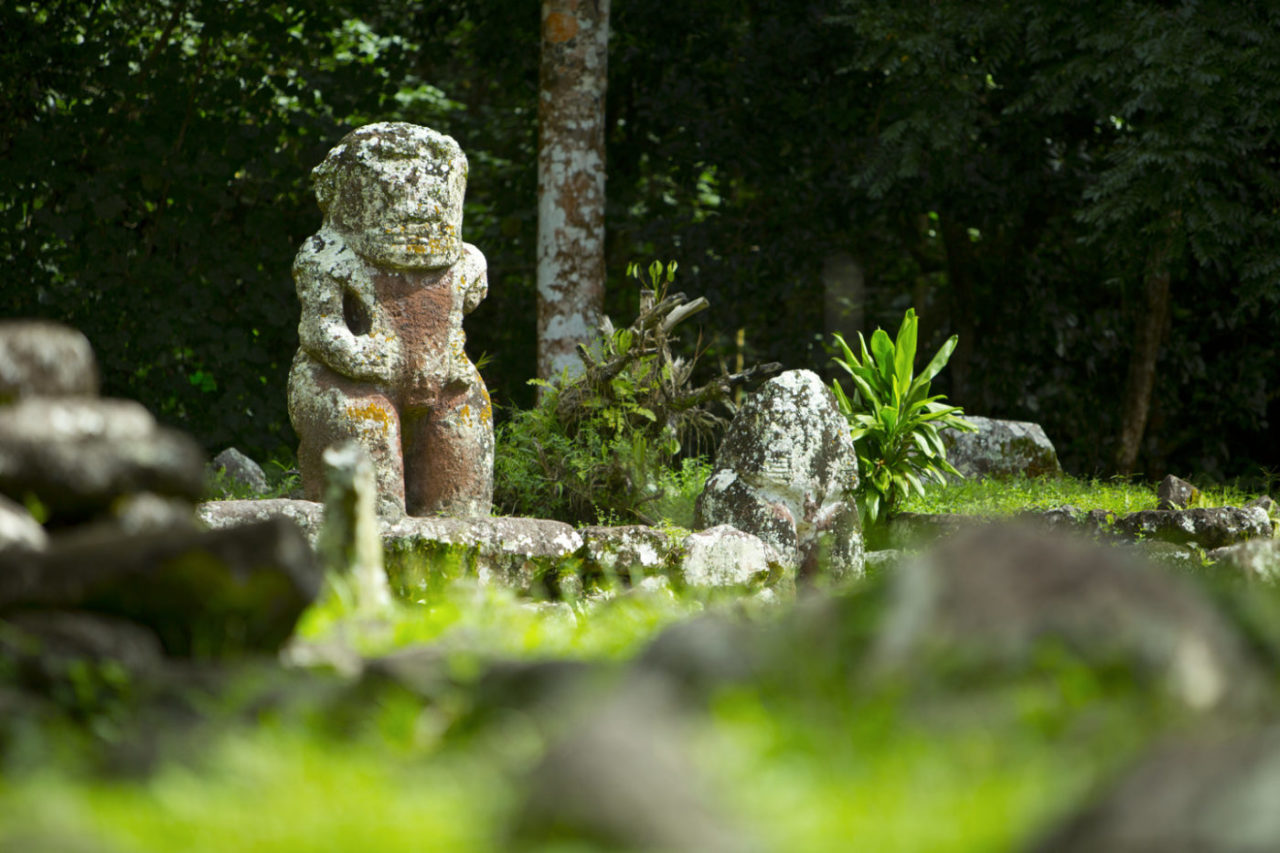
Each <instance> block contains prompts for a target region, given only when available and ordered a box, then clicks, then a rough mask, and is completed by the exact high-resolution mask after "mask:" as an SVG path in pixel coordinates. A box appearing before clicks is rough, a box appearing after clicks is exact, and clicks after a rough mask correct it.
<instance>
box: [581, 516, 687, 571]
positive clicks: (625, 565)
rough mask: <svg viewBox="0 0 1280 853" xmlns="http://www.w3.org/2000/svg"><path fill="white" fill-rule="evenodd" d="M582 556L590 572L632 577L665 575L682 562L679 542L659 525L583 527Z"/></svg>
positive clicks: (585, 566) (585, 567) (585, 568)
mask: <svg viewBox="0 0 1280 853" xmlns="http://www.w3.org/2000/svg"><path fill="white" fill-rule="evenodd" d="M578 532H579V533H581V534H582V541H583V546H582V548H583V550H582V556H583V559H584V561H585V563H584V566H583V568H584V571H585V572H586V573H587V574H596V575H604V576H606V577H617V578H626V579H629V580H630V581H631V582H632V583H633V584H635V583H639V582H640V581H641V580H642V579H643V578H646V577H651V576H654V575H665V574H666V572H667V570H668V569H670V568H671V566H672V565H673V564H674V563H676V562H678V561H679V557H680V548H679V546H680V542H679V541H678V540H676V539H673V538H672V537H671V536H668V535H667V534H666V533H665V532H663V531H662V530H659V529H658V528H656V527H646V526H645V525H643V524H628V525H623V526H620V527H604V526H596V527H584V528H582V529H581V530H579V531H578Z"/></svg>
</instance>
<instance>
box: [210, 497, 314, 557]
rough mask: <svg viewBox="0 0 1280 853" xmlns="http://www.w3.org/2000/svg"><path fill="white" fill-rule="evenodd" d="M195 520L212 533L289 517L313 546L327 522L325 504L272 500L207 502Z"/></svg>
mask: <svg viewBox="0 0 1280 853" xmlns="http://www.w3.org/2000/svg"><path fill="white" fill-rule="evenodd" d="M196 517H197V518H199V519H200V521H201V522H203V523H204V525H205V526H206V527H208V528H209V529H210V530H225V529H227V528H229V527H240V526H241V525H244V524H253V523H254V522H258V521H266V520H267V519H269V518H287V519H289V520H290V521H292V522H294V523H295V524H297V525H298V526H299V527H301V528H302V532H303V533H305V534H306V536H307V541H308V542H310V543H311V547H313V548H314V547H315V545H316V541H317V540H318V538H319V536H320V525H321V522H323V521H324V504H322V503H317V502H316V501H300V500H289V499H287V498H276V499H273V500H243V501H206V502H205V503H202V504H199V505H198V506H196Z"/></svg>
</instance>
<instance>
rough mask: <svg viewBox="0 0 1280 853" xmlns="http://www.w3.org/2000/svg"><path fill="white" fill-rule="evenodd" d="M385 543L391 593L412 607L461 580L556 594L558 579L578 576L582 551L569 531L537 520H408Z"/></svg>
mask: <svg viewBox="0 0 1280 853" xmlns="http://www.w3.org/2000/svg"><path fill="white" fill-rule="evenodd" d="M382 537H383V544H384V545H385V547H386V561H387V575H388V576H389V578H390V580H391V588H392V591H393V592H395V593H396V594H398V595H400V596H401V597H402V598H407V599H409V600H411V601H419V600H425V599H428V598H430V597H431V596H432V595H434V594H436V593H438V592H440V591H441V590H442V589H443V588H444V587H445V586H446V585H447V584H448V583H449V582H450V581H452V580H455V579H458V578H462V577H475V578H478V579H479V580H480V581H481V582H482V583H496V584H501V585H504V586H508V587H511V588H513V589H516V590H519V591H521V592H530V591H532V590H534V589H535V587H537V588H539V589H542V590H544V591H548V592H554V591H556V589H557V586H556V585H555V583H554V581H555V579H556V577H557V575H558V574H560V573H562V572H565V573H576V571H577V569H578V567H579V564H580V560H579V559H578V557H577V553H578V551H579V550H580V549H581V548H582V536H581V534H579V533H578V531H576V530H574V529H573V528H572V527H571V526H569V525H568V524H565V523H564V522H560V521H549V520H545V519H538V518H490V517H485V518H413V517H406V518H402V519H400V520H399V521H397V522H395V523H394V524H391V525H388V526H386V527H384V528H383V531H382ZM539 584H541V586H539Z"/></svg>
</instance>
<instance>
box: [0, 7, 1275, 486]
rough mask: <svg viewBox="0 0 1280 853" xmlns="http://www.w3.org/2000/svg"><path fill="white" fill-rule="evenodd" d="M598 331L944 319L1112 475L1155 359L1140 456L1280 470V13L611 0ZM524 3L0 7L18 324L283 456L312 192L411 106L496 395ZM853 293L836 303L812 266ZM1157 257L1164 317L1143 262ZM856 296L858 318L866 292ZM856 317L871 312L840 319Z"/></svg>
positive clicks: (802, 344) (1018, 409)
mask: <svg viewBox="0 0 1280 853" xmlns="http://www.w3.org/2000/svg"><path fill="white" fill-rule="evenodd" d="M614 5H615V8H614V12H613V22H612V30H613V32H612V36H611V44H610V57H609V63H610V79H609V91H608V111H609V113H608V121H609V136H608V170H609V178H608V227H609V233H608V254H609V259H610V260H609V274H610V277H611V278H610V281H609V293H608V297H607V298H608V306H607V307H608V310H609V312H610V313H612V314H613V315H614V316H615V317H619V318H620V319H627V318H629V314H630V312H632V311H633V310H634V306H635V300H636V298H637V297H636V290H635V286H634V284H629V283H627V281H626V280H625V279H624V270H625V267H626V263H627V261H629V260H632V259H642V260H647V259H649V258H652V257H659V258H663V259H677V260H679V261H680V264H681V267H680V276H679V280H678V285H679V286H680V287H681V288H682V289H684V290H686V291H688V292H691V293H696V294H701V295H705V296H707V297H708V298H709V299H710V300H711V302H712V306H713V308H712V311H711V312H708V313H707V315H705V316H706V320H705V322H704V327H705V332H704V339H703V345H704V346H707V347H709V351H708V353H707V355H706V356H705V357H704V359H703V364H704V365H705V366H706V368H707V369H714V368H716V366H717V365H718V363H719V361H720V360H721V359H724V360H725V361H727V362H730V363H731V362H732V360H733V358H734V357H735V355H736V345H735V343H734V341H735V336H736V333H737V330H739V329H742V330H743V337H744V339H745V342H746V353H745V355H746V357H747V359H748V360H749V361H751V360H778V361H781V362H783V363H784V364H786V365H787V366H789V367H819V366H821V365H822V364H823V362H825V361H826V359H827V355H826V353H825V351H824V350H823V347H822V339H823V336H824V332H825V331H826V328H827V325H828V324H829V323H830V322H831V318H830V317H829V316H828V314H829V312H828V311H827V306H828V305H829V304H831V303H832V302H833V301H835V300H838V299H843V300H844V302H845V306H844V307H845V309H846V310H848V309H852V315H851V316H855V317H856V316H860V317H861V318H862V326H863V328H864V329H865V330H868V331H869V330H870V329H871V328H874V326H875V325H877V324H880V325H885V326H889V327H891V328H892V327H896V324H897V322H898V320H899V319H900V317H901V315H902V312H903V310H904V309H905V308H907V307H908V306H910V305H914V306H915V307H916V308H917V310H918V311H919V312H920V313H921V316H922V319H923V322H924V324H925V325H924V328H923V329H922V332H923V333H924V336H925V337H927V338H930V339H931V340H929V341H928V342H925V341H922V344H921V349H922V350H929V351H932V349H933V348H936V344H937V343H939V342H940V341H941V340H942V339H943V338H944V337H945V336H946V335H949V334H951V333H953V332H955V333H959V334H960V336H961V342H962V344H961V348H960V349H959V350H957V352H956V355H955V357H954V359H953V362H952V365H951V368H950V369H949V370H948V371H947V373H944V374H943V376H942V377H940V382H939V385H940V390H941V391H944V392H947V393H949V394H950V396H951V398H952V399H953V400H954V401H955V402H957V403H960V404H962V405H964V406H965V407H966V409H967V410H968V411H970V412H973V413H981V414H989V415H993V416H997V417H1011V418H1026V419H1034V420H1038V421H1040V422H1041V423H1043V424H1044V425H1045V427H1046V429H1047V431H1048V432H1049V434H1050V436H1051V437H1052V438H1053V439H1054V440H1055V442H1056V443H1057V445H1058V447H1059V451H1060V453H1061V455H1062V457H1063V461H1064V463H1065V465H1066V467H1067V468H1068V469H1069V470H1071V471H1073V472H1075V473H1081V474H1091V473H1096V472H1106V471H1107V470H1109V468H1110V466H1111V464H1112V459H1113V456H1114V452H1115V446H1114V442H1115V436H1116V435H1117V434H1118V432H1119V430H1120V427H1121V417H1122V412H1123V410H1124V402H1125V398H1126V395H1129V396H1132V389H1131V388H1130V387H1129V385H1130V383H1129V382H1128V381H1127V377H1128V376H1129V374H1130V372H1131V368H1132V364H1131V361H1132V357H1133V353H1134V341H1135V340H1136V338H1137V337H1138V335H1139V334H1140V333H1141V331H1142V330H1143V329H1144V328H1145V329H1147V330H1148V331H1151V330H1154V331H1155V332H1157V333H1158V336H1159V340H1160V341H1161V343H1162V345H1161V347H1160V349H1159V354H1158V360H1157V361H1156V363H1155V367H1156V379H1155V386H1154V392H1153V394H1152V397H1151V401H1150V419H1149V421H1148V426H1147V430H1146V438H1145V441H1144V443H1143V445H1142V447H1141V452H1140V455H1139V461H1138V470H1140V471H1143V472H1145V473H1146V474H1148V475H1150V476H1156V475H1159V474H1162V473H1164V472H1165V471H1166V470H1175V471H1178V472H1180V473H1192V472H1196V473H1201V474H1206V475H1210V476H1220V477H1227V476H1238V475H1246V476H1247V475H1254V474H1256V473H1257V472H1258V471H1259V470H1261V469H1264V468H1268V467H1274V466H1277V465H1278V464H1280V456H1278V454H1277V450H1276V446H1275V442H1274V441H1272V440H1271V437H1270V435H1269V424H1270V422H1271V420H1272V419H1274V418H1275V417H1277V416H1278V415H1280V409H1278V406H1280V404H1278V403H1277V393H1278V388H1280V356H1278V354H1277V351H1276V346H1277V344H1276V341H1277V338H1278V335H1277V332H1280V320H1278V319H1277V313H1276V310H1275V309H1276V303H1277V300H1278V299H1280V239H1277V237H1278V236H1280V235H1277V233H1276V231H1277V228H1278V227H1280V226H1278V225H1277V222H1278V221H1280V217H1278V213H1277V206H1278V194H1280V162H1278V155H1280V145H1277V142H1276V140H1275V138H1274V128H1276V127H1280V68H1278V67H1277V66H1278V64H1280V10H1268V9H1267V8H1266V7H1265V4H1240V3H1230V2H1226V0H1212V1H1211V2H1200V3H1196V2H1183V3H1168V2H1138V1H1137V0H1133V2H1122V3H1116V4H1104V5H1103V6H1102V7H1100V8H1098V9H1093V8H1085V7H1082V6H1080V4H1073V3H1067V2H1061V3H1059V2H1050V0H1040V2H1036V3H1025V4H1006V5H994V4H983V3H970V2H959V0H940V2H930V3H925V2H906V3H903V2H893V3H890V2H868V1H867V0H860V2H852V0H813V2H805V0H785V2H774V3H767V4H766V3H761V2H753V0H703V2H699V3H696V4H686V5H685V6H677V5H676V4H671V3H666V2H660V0H616V2H615V4H614ZM538 12H539V10H538V4H537V3H534V2H527V3H513V2H511V0H441V2H427V3H392V2H365V3H354V2H351V3H344V2H325V3H319V2H294V3H240V2H231V3H228V2H226V0H217V2H215V0H132V2H130V1H129V0H98V2H90V1H89V0H66V1H65V2H47V3H16V4H13V3H10V4H4V5H3V6H2V7H0V80H2V81H3V85H2V86H0V258H3V262H4V265H5V276H4V286H3V298H2V300H0V313H2V314H3V315H5V316H45V317H51V318H55V319H59V320H62V321H65V322H69V323H71V324H73V325H76V326H78V327H79V328H81V329H83V330H84V331H85V332H86V333H87V334H88V335H89V337H90V339H91V340H92V341H93V344H94V346H95V348H96V349H97V352H98V354H99V358H100V360H101V363H102V366H103V372H104V384H105V391H106V393H108V394H113V395H121V396H129V397H135V398H137V399H139V400H141V401H142V402H143V403H145V404H146V405H147V406H148V407H149V408H151V409H152V410H153V411H155V412H157V413H158V415H159V416H160V417H161V418H162V419H164V420H167V421H170V422H175V423H181V424H182V425H184V426H185V427H186V428H188V429H190V430H191V431H193V432H194V433H195V434H196V435H197V437H198V438H199V439H200V440H201V441H202V442H203V443H204V444H205V445H206V447H208V448H209V449H210V450H214V451H216V450H217V449H219V448H221V447H223V446H225V445H228V444H236V445H238V446H240V447H241V448H242V449H245V450H247V451H249V452H250V453H252V454H254V455H257V456H260V457H261V456H267V455H275V454H279V453H281V452H282V451H284V450H285V449H286V448H288V447H290V446H291V445H292V443H293V436H292V434H291V431H290V429H289V426H288V418H287V414H286V410H285V395H284V386H285V377H286V374H287V370H288V364H289V361H290V359H291V357H292V354H293V351H294V348H295V347H296V344H297V337H296V323H297V307H296V300H295V296H294V291H293V284H292V282H291V280H290V278H289V268H290V264H291V261H292V257H293V254H294V252H295V251H296V248H297V245H298V244H299V243H300V241H301V240H302V239H303V238H304V237H305V236H307V235H308V234H310V233H312V232H313V231H314V230H315V228H316V227H317V225H318V223H319V212H318V210H317V209H316V207H315V203H314V199H313V197H312V195H311V191H310V185H309V179H308V173H309V170H310V168H311V167H312V166H313V165H314V164H315V163H317V162H318V161H319V160H320V158H321V157H322V156H323V155H324V153H325V151H327V150H328V148H329V147H330V146H332V145H333V144H334V143H335V142H336V141H337V140H338V139H339V138H340V137H341V136H342V135H343V134H344V133H345V132H346V131H347V130H348V129H350V128H351V127H353V126H356V125H359V124H361V123H364V122H367V121H373V120H408V121H414V122H419V123H423V124H427V125H430V126H432V127H435V128H437V129H439V130H442V131H444V132H447V133H450V134H452V135H453V136H455V137H456V138H457V139H458V140H459V142H460V143H461V144H462V146H463V148H464V149H465V150H466V151H467V153H468V156H469V157H470V160H471V164H472V171H471V181H470V186H469V191H468V200H467V214H466V230H467V234H466V237H467V239H468V240H469V241H470V242H473V243H475V244H477V245H478V246H480V247H481V249H482V250H483V251H484V252H485V254H486V255H487V256H488V258H489V264H490V295H489V297H488V299H487V300H486V301H485V303H483V305H482V306H481V308H480V309H479V310H477V312H476V313H475V314H474V315H472V317H471V319H470V320H469V322H468V334H469V336H470V340H471V350H472V353H473V356H476V355H479V354H480V353H482V352H486V353H488V354H490V355H491V356H492V361H491V362H490V363H489V365H488V367H487V368H486V369H485V376H486V380H487V381H488V382H489V384H490V387H491V388H492V389H493V391H494V392H495V397H496V399H497V401H498V403H499V404H500V405H504V404H505V405H508V406H509V405H512V404H517V403H523V404H527V403H528V402H529V401H530V400H531V397H532V392H531V389H529V388H528V387H527V386H526V385H525V382H526V380H527V379H529V378H530V374H531V369H532V368H531V365H532V364H533V362H534V358H533V354H534V350H535V342H534V316H535V314H534V311H535V309H534V301H535V296H534V244H535V229H536V222H535V211H536V140H537V128H536V113H537V109H536V108H537V85H538ZM833 264H835V265H836V266H839V265H840V264H843V265H844V267H845V268H846V269H852V270H854V271H855V273H856V274H855V275H854V276H853V277H854V278H857V277H858V276H859V275H860V277H861V279H862V281H863V282H864V284H863V286H862V287H861V289H857V288H854V289H852V290H845V291H843V292H834V291H832V290H831V289H830V288H829V287H826V286H824V276H823V271H824V266H825V267H827V268H828V269H830V268H831V267H832V265H833ZM1162 271H1163V272H1165V273H1167V277H1168V281H1169V286H1168V298H1167V308H1166V307H1163V306H1162V305H1160V304H1158V301H1157V302H1156V303H1153V301H1152V298H1151V288H1150V287H1149V286H1148V284H1149V282H1150V281H1151V280H1152V276H1153V272H1154V273H1159V272H1162ZM850 302H853V303H856V304H854V305H849V304H848V303H850ZM843 331H845V332H846V333H852V332H853V331H855V329H853V328H850V327H847V326H846V327H845V328H843Z"/></svg>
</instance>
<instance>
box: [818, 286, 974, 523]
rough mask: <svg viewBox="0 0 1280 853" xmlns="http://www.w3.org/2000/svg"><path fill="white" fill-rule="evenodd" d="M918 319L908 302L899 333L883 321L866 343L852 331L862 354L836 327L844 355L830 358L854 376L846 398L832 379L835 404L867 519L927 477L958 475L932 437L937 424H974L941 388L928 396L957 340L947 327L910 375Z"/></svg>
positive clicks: (919, 488)
mask: <svg viewBox="0 0 1280 853" xmlns="http://www.w3.org/2000/svg"><path fill="white" fill-rule="evenodd" d="M916 331H917V320H916V312H915V309H914V308H908V309H907V313H906V316H905V317H903V318H902V326H901V327H900V328H899V329H898V336H897V338H896V339H895V340H890V339H889V335H888V333H887V332H885V330H884V329H876V331H875V333H874V334H872V336H871V350H870V351H868V350H867V342H866V341H865V340H864V339H863V337H862V333H861V332H859V333H858V346H859V349H860V351H861V357H859V356H858V355H855V354H854V352H853V350H851V349H849V346H848V344H846V343H845V341H844V338H843V337H841V336H840V335H839V334H837V335H835V339H836V343H837V344H838V345H839V347H840V351H841V353H842V354H843V356H844V357H843V358H841V357H840V356H836V357H835V358H834V359H832V360H833V361H834V362H835V363H836V364H838V365H840V367H842V368H843V369H844V370H845V372H847V373H848V374H849V376H850V377H851V378H852V379H853V384H854V387H855V389H856V390H855V391H854V394H853V397H852V398H850V397H848V396H846V394H845V393H844V389H843V388H841V387H840V382H839V381H838V380H832V382H831V386H832V391H834V392H835V395H836V402H837V403H838V404H839V406H840V412H841V413H842V414H843V415H844V416H845V418H846V419H847V420H848V421H849V426H850V431H851V434H852V436H853V443H854V447H855V448H856V449H857V453H858V468H859V473H860V474H861V482H860V485H859V504H860V507H859V508H860V509H861V510H862V516H863V518H864V519H866V520H867V521H868V522H869V523H874V522H875V521H876V520H877V519H878V518H880V517H881V516H882V515H888V514H889V513H891V512H892V511H893V510H894V508H895V507H897V506H898V505H899V503H901V502H902V501H903V500H905V499H906V498H908V497H909V496H910V495H911V494H912V493H913V492H915V493H916V494H920V495H923V494H924V491H925V486H924V484H925V482H926V480H927V479H928V478H932V479H934V480H937V481H938V482H939V483H946V481H947V480H946V476H945V475H946V474H954V475H955V476H957V477H959V476H961V474H960V472H959V471H957V470H956V469H955V467H954V466H953V465H952V464H951V463H950V462H948V461H947V449H946V447H945V446H944V445H943V444H942V440H941V439H940V438H939V437H938V433H939V432H941V431H942V430H944V429H948V428H950V429H959V430H962V431H965V432H973V431H975V429H976V428H975V427H974V426H973V425H972V424H970V423H969V422H968V421H966V420H964V419H963V418H962V417H961V415H962V414H963V411H962V410H961V408H960V407H959V406H947V405H944V404H943V403H942V402H941V401H942V400H943V399H945V397H944V395H942V394H938V395H936V396H933V397H930V396H929V384H930V382H932V381H933V377H935V376H937V375H938V373H939V372H941V371H942V368H943V367H945V366H946V364H947V360H948V359H950V358H951V352H952V351H953V350H954V349H955V348H956V340H957V338H956V336H955V335H952V336H951V337H950V338H949V339H948V340H947V342H946V343H945V344H943V345H942V348H941V349H939V350H938V352H937V354H936V355H934V357H933V359H932V360H931V361H930V362H929V363H928V365H926V366H925V368H924V370H923V371H921V373H920V374H919V375H918V376H917V375H916V373H915V357H916Z"/></svg>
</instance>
